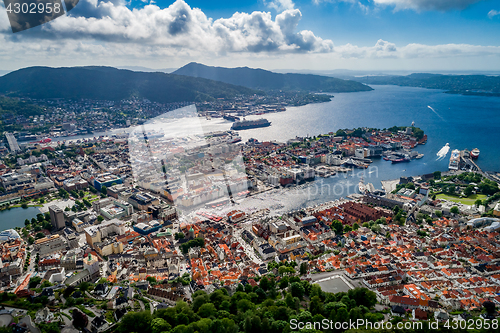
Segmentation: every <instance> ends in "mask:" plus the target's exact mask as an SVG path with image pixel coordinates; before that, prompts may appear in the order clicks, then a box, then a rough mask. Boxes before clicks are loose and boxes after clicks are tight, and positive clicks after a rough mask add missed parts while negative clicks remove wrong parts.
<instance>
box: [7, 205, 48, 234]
mask: <svg viewBox="0 0 500 333" xmlns="http://www.w3.org/2000/svg"><path fill="white" fill-rule="evenodd" d="M37 214H40V209H38V208H37V207H28V208H27V209H24V208H21V207H19V208H11V209H10V210H9V209H6V210H2V211H0V230H6V229H14V228H15V227H21V228H22V227H24V220H26V219H28V220H31V219H32V218H33V217H35V218H36V215H37Z"/></svg>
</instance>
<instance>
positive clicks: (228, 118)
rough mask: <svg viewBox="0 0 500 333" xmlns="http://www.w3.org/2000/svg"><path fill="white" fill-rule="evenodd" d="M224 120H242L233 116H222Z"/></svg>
mask: <svg viewBox="0 0 500 333" xmlns="http://www.w3.org/2000/svg"><path fill="white" fill-rule="evenodd" d="M222 118H224V119H225V120H229V121H239V120H240V118H239V117H236V116H231V115H229V114H224V115H223V116H222Z"/></svg>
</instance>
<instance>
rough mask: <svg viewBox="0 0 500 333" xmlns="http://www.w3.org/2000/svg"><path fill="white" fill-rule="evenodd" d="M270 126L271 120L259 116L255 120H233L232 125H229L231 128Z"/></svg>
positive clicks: (244, 128)
mask: <svg viewBox="0 0 500 333" xmlns="http://www.w3.org/2000/svg"><path fill="white" fill-rule="evenodd" d="M267 126H271V122H270V121H268V120H267V119H264V118H261V119H257V120H245V119H243V120H242V121H235V122H234V124H233V126H231V129H232V130H236V131H237V130H246V129H250V128H259V127H267Z"/></svg>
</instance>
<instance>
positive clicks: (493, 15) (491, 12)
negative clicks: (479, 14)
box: [488, 9, 500, 19]
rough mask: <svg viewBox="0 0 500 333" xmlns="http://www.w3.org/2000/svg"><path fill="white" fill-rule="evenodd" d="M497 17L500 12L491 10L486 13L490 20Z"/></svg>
mask: <svg viewBox="0 0 500 333" xmlns="http://www.w3.org/2000/svg"><path fill="white" fill-rule="evenodd" d="M498 15H500V10H494V9H492V10H490V11H489V13H488V17H489V18H490V19H492V18H494V17H495V16H498Z"/></svg>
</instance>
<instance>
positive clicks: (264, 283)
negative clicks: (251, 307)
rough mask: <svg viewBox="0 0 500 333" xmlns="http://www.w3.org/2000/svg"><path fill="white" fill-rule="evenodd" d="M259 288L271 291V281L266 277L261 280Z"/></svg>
mask: <svg viewBox="0 0 500 333" xmlns="http://www.w3.org/2000/svg"><path fill="white" fill-rule="evenodd" d="M259 286H260V287H261V288H262V290H266V291H267V290H269V287H270V283H269V279H268V278H267V277H266V276H264V277H263V278H262V279H260V282H259Z"/></svg>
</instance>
